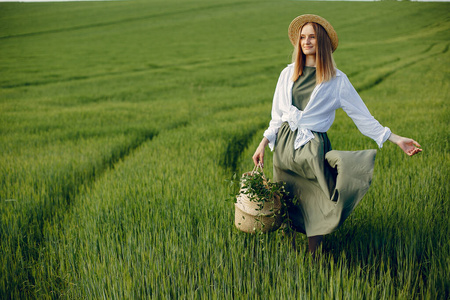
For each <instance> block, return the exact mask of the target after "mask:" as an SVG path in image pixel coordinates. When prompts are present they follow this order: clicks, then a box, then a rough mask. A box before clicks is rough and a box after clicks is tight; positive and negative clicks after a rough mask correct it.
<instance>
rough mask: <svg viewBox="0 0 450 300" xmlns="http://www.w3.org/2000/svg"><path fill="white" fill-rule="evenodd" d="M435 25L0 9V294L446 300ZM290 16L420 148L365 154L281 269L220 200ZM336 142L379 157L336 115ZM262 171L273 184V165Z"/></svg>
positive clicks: (420, 11) (276, 15) (184, 9)
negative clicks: (320, 232) (331, 218)
mask: <svg viewBox="0 0 450 300" xmlns="http://www.w3.org/2000/svg"><path fill="white" fill-rule="evenodd" d="M255 3H257V4H258V5H255ZM447 10H448V4H447V3H439V4H436V3H335V2H294V1H282V2H280V1H277V2H275V1H274V2H271V1H267V2H256V1H247V2H236V1H220V2H218V3H215V4H211V3H209V2H206V1H200V0H197V1H188V2H183V3H178V2H172V1H133V2H128V1H124V2H107V3H106V2H104V3H52V4H49V3H45V4H44V3H41V4H33V5H32V6H30V5H29V4H27V5H23V4H17V3H16V4H0V26H1V27H0V28H2V30H1V33H0V36H2V38H1V39H0V40H1V43H0V53H1V55H0V70H1V71H0V74H1V75H0V106H1V113H0V120H1V122H0V123H1V127H0V130H1V132H2V134H1V141H0V148H1V153H2V155H1V160H0V174H1V175H0V176H1V177H0V178H1V179H2V181H1V182H2V186H1V189H0V191H1V192H0V193H1V194H0V195H1V196H0V199H1V204H0V214H1V228H0V239H1V240H2V242H1V252H2V254H3V255H2V256H1V258H0V260H1V261H0V265H1V266H2V267H1V274H2V275H1V280H0V294H1V295H2V296H5V297H6V298H8V297H11V298H17V297H20V298H42V297H61V296H62V297H68V298H80V297H81V298H92V297H93V298H101V297H107V298H112V297H120V298H142V297H152V298H215V297H218V298H231V297H234V298H242V297H245V298H248V297H256V298H257V297H263V295H269V296H268V298H272V299H280V298H281V299H283V298H286V299H288V298H302V297H303V298H313V299H314V298H321V297H323V295H326V296H327V297H329V298H374V297H377V298H414V297H417V298H439V297H442V298H445V297H447V296H448V295H449V277H450V276H449V274H450V270H449V267H448V266H449V265H450V261H449V257H450V256H449V255H448V254H449V251H450V240H449V239H448V232H449V226H448V225H449V211H448V199H449V188H448V185H447V182H448V180H449V172H448V170H449V161H450V157H449V154H448V153H449V151H448V150H449V145H448V137H449V134H448V128H447V124H448V119H449V113H448V104H447V102H448V80H446V78H447V77H448V74H447V73H446V67H445V66H448V63H449V57H448V30H447V29H448V27H449V24H450V23H449V21H448V17H447V14H446V11H447ZM302 12H311V13H317V14H320V15H324V16H325V17H326V18H327V19H329V20H330V21H331V22H332V23H333V25H334V26H335V28H336V30H337V31H338V33H339V36H340V43H341V44H340V46H339V49H338V51H337V52H336V53H335V59H336V61H337V64H338V67H339V68H340V69H341V70H343V71H344V72H346V73H347V74H348V75H349V77H350V79H351V81H352V82H353V83H354V85H355V87H356V88H358V90H359V91H360V92H361V95H362V97H363V99H364V100H365V102H366V104H367V105H368V107H369V109H370V110H371V112H372V113H373V114H374V116H375V117H376V118H377V119H378V120H380V122H381V123H382V124H384V125H386V126H389V127H391V128H392V129H393V131H394V132H396V133H399V134H402V135H406V136H411V137H414V138H415V139H417V140H418V141H419V142H420V143H421V144H422V145H423V146H424V152H423V153H422V154H421V155H419V156H416V157H414V158H412V159H410V158H408V157H406V156H405V155H404V154H403V153H401V152H400V151H399V150H398V149H396V148H395V147H394V145H390V144H386V145H385V146H384V147H383V149H382V150H380V151H378V155H377V160H376V170H375V175H374V180H373V184H372V187H371V189H370V190H369V193H368V194H367V196H366V197H365V198H364V200H363V202H362V203H361V204H360V206H359V207H358V208H357V210H356V211H355V212H354V214H353V215H352V216H351V217H350V218H349V219H348V220H347V221H346V223H345V224H344V226H342V227H341V228H340V229H339V230H338V231H337V232H335V233H333V234H331V235H329V236H327V239H326V240H325V243H324V251H325V254H324V255H323V256H322V257H321V258H320V260H319V262H317V263H311V261H310V260H309V257H308V255H307V254H306V243H305V242H306V241H305V237H304V236H298V237H297V239H298V243H299V245H300V246H299V249H297V250H294V249H292V247H291V246H290V241H288V240H286V239H284V238H283V236H282V235H280V234H278V233H272V234H270V235H268V236H264V237H261V236H247V235H245V234H242V233H240V232H238V231H237V230H236V229H235V228H234V226H233V205H232V198H231V197H229V196H228V194H229V193H230V192H233V189H230V188H229V187H228V184H227V182H226V181H225V180H226V179H230V178H231V177H232V176H233V174H234V173H236V174H238V175H239V174H241V173H242V172H245V171H248V170H250V169H251V168H252V162H251V159H250V157H251V155H252V154H253V151H254V149H255V148H256V146H257V145H258V143H259V140H260V139H261V135H262V132H263V130H264V128H265V127H266V126H267V124H268V121H269V119H270V106H271V98H272V94H273V89H274V87H275V83H276V80H277V77H278V74H279V72H280V71H281V69H282V68H283V67H284V66H285V65H286V64H287V63H289V60H290V58H289V55H290V51H291V48H290V44H289V41H288V39H287V37H286V34H285V32H286V31H287V25H288V23H289V22H290V20H291V19H292V18H293V17H295V16H296V15H298V14H300V13H302ZM350 15H351V17H350ZM268 20H270V22H268ZM392 20H395V22H392ZM425 20H430V22H425ZM329 135H330V139H331V141H332V143H333V147H334V148H335V149H340V150H357V149H367V148H374V147H376V145H375V144H374V143H373V142H372V141H371V140H369V139H367V138H365V137H364V136H362V135H361V134H360V133H359V132H358V131H357V130H356V128H355V126H354V124H353V123H352V122H351V120H350V119H349V118H348V117H346V116H345V114H344V113H343V112H342V111H338V113H337V118H336V122H335V124H334V125H333V127H332V129H331V130H330V132H329ZM266 166H267V168H266V170H265V172H266V175H268V176H269V177H271V175H272V170H271V169H270V167H271V153H270V152H269V151H268V153H267V157H266ZM226 199H228V200H227V201H225V200H226Z"/></svg>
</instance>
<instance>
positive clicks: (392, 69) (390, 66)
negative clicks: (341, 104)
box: [353, 43, 449, 93]
mask: <svg viewBox="0 0 450 300" xmlns="http://www.w3.org/2000/svg"><path fill="white" fill-rule="evenodd" d="M439 46H442V45H436V44H433V45H431V46H430V47H428V48H427V49H426V50H425V51H424V52H422V53H421V54H419V55H416V56H414V57H411V58H405V59H400V60H394V61H392V63H390V62H386V63H384V64H380V65H378V66H377V67H376V68H374V69H371V70H370V72H373V73H375V74H376V73H379V74H378V75H376V76H374V77H372V78H370V80H368V81H366V82H362V83H360V84H358V85H355V89H356V90H357V91H358V93H361V92H364V91H367V90H370V89H372V88H374V87H376V86H377V85H379V84H380V83H382V82H383V81H385V80H386V79H387V78H389V77H390V76H392V75H393V74H395V73H397V72H398V71H399V70H402V69H406V68H408V67H411V66H413V65H415V64H417V63H419V62H421V61H423V60H426V59H427V58H429V57H433V56H437V55H442V54H445V53H447V52H448V48H449V44H448V43H447V44H445V47H443V49H439ZM435 48H438V49H437V50H435V51H432V50H433V49H435ZM377 71H378V72H377ZM361 73H362V72H358V73H357V74H361ZM353 76H355V73H354V74H353Z"/></svg>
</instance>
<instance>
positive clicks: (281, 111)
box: [264, 64, 391, 151]
mask: <svg viewBox="0 0 450 300" xmlns="http://www.w3.org/2000/svg"><path fill="white" fill-rule="evenodd" d="M293 71H294V64H290V65H288V66H287V67H286V68H285V69H284V70H283V71H282V72H281V74H280V77H279V79H278V83H277V86H276V89H275V94H274V97H273V104H272V120H271V121H270V123H269V128H268V129H267V130H266V131H265V132H264V136H265V137H266V138H267V139H268V140H269V147H270V149H271V150H272V151H273V149H274V146H275V141H276V139H277V133H278V130H279V129H280V127H281V125H282V124H283V123H284V122H288V124H289V127H290V128H291V130H292V131H295V130H297V129H298V132H297V136H296V139H295V143H294V148H295V149H298V148H300V147H301V146H303V145H305V144H306V143H308V142H309V141H310V140H311V139H313V138H314V135H313V133H312V132H311V131H316V132H327V131H328V129H330V127H331V125H332V124H333V121H334V117H335V111H336V110H337V109H338V108H342V109H343V110H344V111H345V112H346V113H347V115H348V116H349V117H350V118H351V119H352V120H353V122H354V123H355V124H356V126H357V127H358V129H359V131H361V133H362V134H364V135H365V136H368V137H370V138H371V139H373V140H374V141H375V142H376V143H377V144H378V147H380V148H381V147H383V143H384V142H385V141H386V140H387V139H388V138H389V136H390V135H391V130H390V129H389V128H387V127H383V126H381V124H380V123H379V122H378V121H377V120H376V119H375V118H374V117H373V116H372V115H371V114H370V112H369V110H368V109H367V107H366V105H365V104H364V102H363V101H362V99H361V97H360V96H359V95H358V93H357V92H356V90H355V88H354V87H353V86H352V84H351V83H350V81H349V80H348V78H347V76H346V75H345V74H344V73H343V72H341V71H340V70H338V69H336V77H334V78H333V79H331V80H329V81H327V82H322V83H321V84H319V85H317V86H316V87H315V88H314V90H313V92H312V94H311V98H310V100H309V102H308V104H307V105H306V107H305V109H304V110H303V111H301V110H299V109H298V108H297V107H295V106H294V105H292V87H293V85H294V82H293V81H292V80H291V78H292V74H293Z"/></svg>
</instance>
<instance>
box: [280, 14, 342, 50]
mask: <svg viewBox="0 0 450 300" xmlns="http://www.w3.org/2000/svg"><path fill="white" fill-rule="evenodd" d="M309 22H313V23H317V24H320V25H322V27H323V28H324V29H325V30H326V31H327V33H328V36H329V37H330V40H331V47H332V50H333V52H334V51H335V50H336V48H337V46H338V43H339V40H338V36H337V33H336V31H335V30H334V28H333V26H331V24H330V23H329V22H328V21H327V20H325V19H324V18H322V17H320V16H316V15H301V16H298V17H297V18H295V19H294V20H292V22H291V25H289V30H288V33H289V39H290V40H291V43H292V45H294V47H295V46H296V44H297V42H298V35H299V33H300V28H302V26H303V25H305V24H306V23H309Z"/></svg>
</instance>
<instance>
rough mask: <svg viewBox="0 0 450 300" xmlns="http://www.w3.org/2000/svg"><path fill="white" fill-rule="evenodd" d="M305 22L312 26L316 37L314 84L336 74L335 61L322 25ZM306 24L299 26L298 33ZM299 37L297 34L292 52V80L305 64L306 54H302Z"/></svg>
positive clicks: (328, 38) (297, 76)
mask: <svg viewBox="0 0 450 300" xmlns="http://www.w3.org/2000/svg"><path fill="white" fill-rule="evenodd" d="M306 24H311V25H312V26H313V28H314V32H315V34H316V39H317V47H316V49H317V50H316V85H318V84H320V83H322V82H326V81H329V80H331V79H332V78H334V77H335V76H336V63H335V62H334V59H333V50H332V46H331V40H330V37H329V36H328V34H327V32H326V30H325V29H324V28H323V27H322V25H320V24H317V23H313V22H311V23H306ZM306 24H304V25H303V26H302V27H301V28H300V33H301V32H302V29H303V27H304V26H305V25H306ZM300 37H301V34H299V35H298V40H297V45H296V46H295V47H294V52H293V54H292V62H295V67H294V74H293V75H292V81H296V80H297V79H298V78H299V77H300V76H301V75H302V74H303V68H304V66H305V60H306V56H305V54H303V51H302V47H301V46H300Z"/></svg>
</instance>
